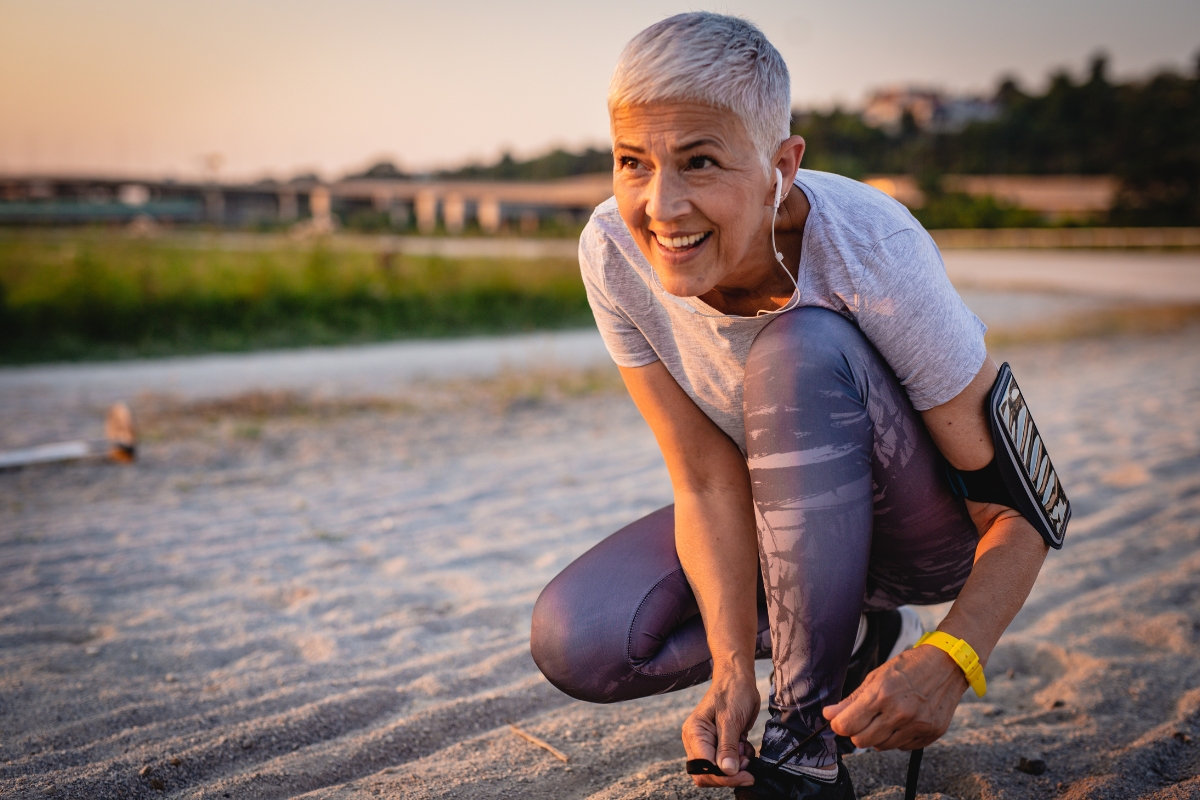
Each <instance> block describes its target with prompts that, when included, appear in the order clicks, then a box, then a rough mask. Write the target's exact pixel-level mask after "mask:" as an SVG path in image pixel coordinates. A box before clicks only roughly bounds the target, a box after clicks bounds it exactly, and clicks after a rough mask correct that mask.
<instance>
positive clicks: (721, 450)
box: [621, 362, 759, 786]
mask: <svg viewBox="0 0 1200 800" xmlns="http://www.w3.org/2000/svg"><path fill="white" fill-rule="evenodd" d="M621 377H622V378H624V380H625V385H626V386H627V387H628V388H629V394H630V395H631V396H632V397H633V401H634V403H636V404H637V407H638V410H639V411H641V412H642V416H643V417H645V419H646V422H647V423H648V424H649V425H650V429H651V430H652V431H653V432H654V436H655V438H656V439H657V440H658V446H659V448H660V449H661V450H662V453H663V458H664V459H665V461H666V462H667V471H668V472H669V473H670V475H671V486H672V488H673V489H674V493H675V547H676V550H677V551H678V553H679V560H680V562H681V563H682V564H683V570H684V573H685V574H686V575H687V579H688V583H690V584H691V586H692V590H693V591H694V592H695V593H696V600H697V603H698V604H699V606H700V615H701V617H702V618H703V619H704V628H705V632H706V634H707V637H708V646H709V650H710V651H711V652H712V656H713V682H712V686H711V687H710V688H709V691H708V693H707V694H706V695H705V697H704V699H703V700H702V701H701V702H700V705H698V706H697V707H696V710H695V711H694V712H693V713H692V715H691V716H690V717H689V718H688V720H687V722H686V723H685V725H684V730H683V738H684V747H685V748H686V749H687V752H688V757H689V758H705V759H708V760H710V761H713V762H715V763H717V764H719V765H721V767H722V768H723V769H725V772H726V774H727V775H730V776H731V777H728V778H718V777H714V776H707V775H705V776H697V778H696V783H697V784H699V785H701V786H739V785H745V784H749V783H752V782H753V781H752V779H751V778H750V775H749V773H746V772H744V768H745V765H746V763H747V760H746V758H745V756H746V755H748V751H747V750H746V749H745V747H744V746H743V745H742V740H743V739H744V737H745V734H746V732H747V731H748V730H749V728H750V726H751V725H752V724H753V723H754V720H755V718H756V717H757V715H758V706H759V696H758V688H757V686H756V685H755V682H754V640H755V636H756V633H757V612H756V609H755V590H756V585H757V574H758V572H757V570H758V539H757V534H756V532H755V526H754V511H753V505H752V498H751V492H750V474H749V472H748V470H747V468H746V461H745V459H744V458H743V456H742V453H741V451H740V450H738V448H737V445H735V444H734V443H733V441H732V440H731V439H730V438H729V437H728V436H727V435H725V433H724V432H723V431H722V430H721V429H720V428H718V427H717V426H716V424H714V423H713V421H712V420H710V419H709V418H708V417H707V416H706V415H705V414H704V412H703V411H701V410H700V408H699V407H698V406H697V405H696V404H695V403H694V402H693V401H692V399H691V398H690V397H688V396H687V394H686V393H685V392H684V391H683V389H681V388H680V386H679V384H678V383H676V382H675V379H674V378H673V377H671V374H670V373H669V372H667V369H666V367H664V366H663V365H662V363H661V362H655V363H653V364H648V365H646V366H644V367H636V368H622V369H621Z"/></svg>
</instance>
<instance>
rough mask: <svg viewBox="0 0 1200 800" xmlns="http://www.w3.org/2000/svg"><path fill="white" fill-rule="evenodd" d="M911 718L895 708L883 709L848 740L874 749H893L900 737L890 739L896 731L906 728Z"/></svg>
mask: <svg viewBox="0 0 1200 800" xmlns="http://www.w3.org/2000/svg"><path fill="white" fill-rule="evenodd" d="M911 721H912V720H911V718H910V717H909V716H907V715H904V714H901V713H898V711H897V710H896V709H895V708H889V709H886V710H884V711H883V712H882V713H880V714H879V715H878V716H876V717H875V718H874V719H872V720H871V722H870V723H869V724H868V725H867V726H866V727H864V728H863V729H862V730H861V731H859V732H858V733H857V734H855V735H854V736H851V737H850V741H852V742H854V744H855V745H856V746H857V747H874V748H875V749H876V750H885V749H893V748H894V747H895V746H896V744H897V743H899V742H900V741H903V740H900V739H896V740H894V741H893V740H892V737H893V736H895V734H896V732H897V731H901V730H907V729H908V726H909V724H910V723H911Z"/></svg>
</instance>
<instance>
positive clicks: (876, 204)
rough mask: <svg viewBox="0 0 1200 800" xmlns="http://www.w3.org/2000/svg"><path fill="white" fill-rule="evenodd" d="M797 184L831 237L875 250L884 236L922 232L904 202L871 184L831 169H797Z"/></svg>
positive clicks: (856, 247) (811, 212)
mask: <svg viewBox="0 0 1200 800" xmlns="http://www.w3.org/2000/svg"><path fill="white" fill-rule="evenodd" d="M796 184H797V185H798V186H799V187H800V188H802V189H804V191H805V193H806V195H807V196H808V199H809V203H810V205H811V206H812V211H810V214H813V215H815V216H816V217H817V218H818V219H819V221H820V227H821V228H822V229H823V230H824V231H825V232H826V235H827V236H829V237H830V238H831V239H835V240H840V241H841V242H842V243H843V244H844V245H848V246H852V247H854V248H855V249H865V250H867V251H871V250H874V249H875V247H876V246H877V245H878V244H879V243H880V242H882V241H884V240H885V239H888V238H889V237H892V236H894V235H895V234H898V233H902V232H906V231H911V232H913V233H918V234H924V233H925V229H924V228H922V227H921V223H919V222H917V221H916V219H914V218H913V215H912V214H910V213H909V211H908V209H907V208H905V207H904V205H903V204H902V203H900V202H898V201H897V200H895V199H894V198H892V197H889V196H888V195H886V194H884V193H883V192H881V191H879V190H878V189H876V188H875V187H873V186H868V185H867V184H865V183H862V182H861V181H856V180H853V179H852V178H847V177H844V176H842V175H834V174H833V173H830V172H816V171H814V170H800V172H799V173H798V174H797V175H796Z"/></svg>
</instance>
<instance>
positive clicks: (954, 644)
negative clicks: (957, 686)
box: [913, 631, 987, 697]
mask: <svg viewBox="0 0 1200 800" xmlns="http://www.w3.org/2000/svg"><path fill="white" fill-rule="evenodd" d="M923 644H928V645H932V646H933V647H936V648H937V649H938V650H941V651H943V652H945V653H946V655H948V656H950V657H951V658H953V659H954V663H955V664H958V667H959V669H961V670H962V671H963V674H964V675H966V676H967V683H969V684H971V688H972V689H974V690H975V694H976V696H978V697H983V696H984V695H985V694H987V679H986V678H985V677H983V665H982V664H980V663H979V656H978V655H976V653H975V650H974V649H973V648H972V647H971V645H969V644H967V643H966V642H965V641H963V640H962V639H957V638H955V637H953V636H951V635H950V634H948V633H942V632H941V631H930V632H929V633H927V634H925V635H924V636H922V637H921V638H920V639H918V640H917V643H916V644H914V645H913V647H920V646H921V645H923Z"/></svg>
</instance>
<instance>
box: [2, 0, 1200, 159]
mask: <svg viewBox="0 0 1200 800" xmlns="http://www.w3.org/2000/svg"><path fill="white" fill-rule="evenodd" d="M702 7H704V8H708V9H711V10H715V11H723V12H726V13H736V14H740V15H742V16H745V17H747V18H749V19H751V20H753V21H754V22H756V23H757V24H759V25H760V26H761V27H762V28H763V30H764V31H765V32H766V34H767V35H768V36H769V37H770V38H771V40H772V41H773V42H774V43H775V45H776V47H778V48H779V50H780V52H781V53H782V54H783V56H784V58H785V59H786V60H787V62H788V65H789V68H790V69H791V72H792V86H793V102H794V104H796V105H799V106H804V107H829V106H832V105H833V104H835V103H836V104H841V105H843V106H854V105H857V104H858V103H860V102H861V100H862V99H863V97H864V96H865V94H866V93H867V92H868V91H870V90H872V89H874V88H879V87H883V86H889V85H896V84H901V85H925V86H934V87H938V88H941V89H944V90H947V91H950V92H954V93H983V92H988V91H990V90H992V89H993V88H994V87H995V85H996V83H997V81H998V80H999V79H1000V78H1001V76H1004V75H1012V76H1014V77H1016V78H1018V79H1019V80H1020V81H1021V82H1022V85H1023V86H1025V87H1026V88H1027V89H1035V88H1039V87H1042V86H1044V85H1045V81H1046V78H1047V76H1048V75H1049V74H1050V73H1051V72H1052V71H1054V70H1057V69H1061V68H1066V69H1067V70H1069V71H1070V72H1071V73H1072V74H1074V75H1076V76H1079V75H1081V74H1082V73H1083V71H1084V70H1085V69H1086V65H1087V62H1088V61H1089V59H1090V58H1091V56H1092V55H1093V54H1095V53H1097V52H1104V53H1106V54H1107V55H1108V56H1109V57H1110V65H1111V67H1110V68H1111V73H1112V75H1113V76H1114V77H1117V78H1129V77H1135V76H1144V75H1147V74H1149V73H1151V72H1153V71H1155V70H1157V69H1161V68H1174V69H1177V70H1188V71H1190V70H1191V69H1192V68H1193V65H1194V62H1195V58H1196V56H1197V54H1198V53H1200V34H1198V32H1200V4H1197V3H1195V2H1188V1H1187V0H1151V1H1150V2H1144V3H1139V4H1133V3H1120V2H1111V0H1109V1H1104V0H1077V1H1075V2H1058V3H1045V2H1042V3H1038V2H1033V0H1017V1H1016V2H1013V3H1010V4H1008V5H1006V6H1004V7H998V6H997V7H993V6H987V7H984V6H981V5H971V6H969V7H968V6H964V5H960V4H955V3H951V2H945V1H943V0H916V1H915V2H912V3H909V4H907V5H905V6H904V7H903V8H899V7H895V6H891V5H886V4H880V3H871V2H866V0H853V1H851V2H842V3H837V4H832V3H829V4H823V5H818V4H814V3H790V4H783V3H773V2H762V1H759V2H728V3H725V4H723V5H715V4H705V5H704V6H702ZM689 8H692V6H688V5H684V4H680V3H670V2H640V3H633V2H629V0H615V1H614V2H610V3H608V4H606V5H597V4H592V5H582V4H581V5H570V6H566V5H561V4H546V3H537V2H532V0H525V1H524V2H516V3H511V4H508V5H507V6H506V7H503V8H502V7H499V6H497V5H494V4H486V3H481V2H477V1H476V0H459V1H458V2H453V1H451V2H447V3H443V4H441V5H439V7H437V8H429V7H427V6H424V5H416V4H412V3H407V2H398V3H386V2H383V0H346V1H345V2H343V3H340V4H338V5H337V6H336V7H335V6H334V5H333V4H331V3H328V2H318V1H317V0H298V1H297V2H292V3H285V2H283V1H282V0H254V2H242V3H236V2H233V0H210V1H209V2H205V3H200V2H197V1H196V0H180V1H179V2H173V3H170V4H161V3H153V2H151V1H150V0H111V2H106V3H105V4H104V6H103V7H102V8H101V7H99V6H98V5H96V4H91V3H85V2H82V1H81V0H40V1H37V0H0V19H2V20H3V25H0V173H10V174H11V173H21V172H42V173H67V172H73V173H80V172H87V173H93V174H122V175H130V176H135V175H136V176H144V177H163V176H173V177H177V178H181V179H186V178H189V177H195V176H197V175H200V174H202V172H203V171H204V167H203V164H204V157H205V156H206V155H207V154H211V153H219V154H220V155H221V156H222V159H223V162H224V166H223V167H222V169H221V171H220V177H221V178H222V179H226V180H231V179H255V178H259V177H267V176H273V177H279V178H286V177H290V176H292V175H295V174H298V173H301V172H317V173H318V174H321V175H322V176H324V177H336V176H339V175H342V174H344V173H346V172H349V171H353V170H356V169H362V168H363V167H365V166H367V165H369V164H371V163H373V162H376V161H379V160H382V159H388V160H391V161H394V162H395V163H396V164H397V165H398V166H400V167H401V168H402V169H406V170H412V171H422V170H431V169H437V168H441V167H447V166H455V165H459V164H463V163H467V162H470V161H484V162H487V161H492V160H494V159H495V158H497V157H498V156H499V155H500V153H501V152H503V151H505V150H508V151H511V152H513V153H514V155H516V156H518V157H527V156H530V155H535V154H538V153H542V152H546V151H548V150H550V149H551V148H553V147H556V146H560V147H565V148H568V149H578V148H581V147H585V146H589V145H593V146H607V117H606V113H605V108H604V96H605V90H606V88H607V84H608V78H609V75H610V74H611V71H612V67H613V65H614V63H615V61H616V58H617V55H618V53H619V52H620V49H621V47H622V46H623V45H624V43H625V42H626V41H627V40H628V39H629V38H630V37H631V36H632V35H634V34H635V33H636V32H637V31H638V30H641V29H642V28H644V27H645V26H646V25H649V24H651V23H653V22H655V21H656V20H658V19H662V18H663V17H665V16H669V15H670V14H672V13H677V12H679V11H683V10H688V9H689Z"/></svg>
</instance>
